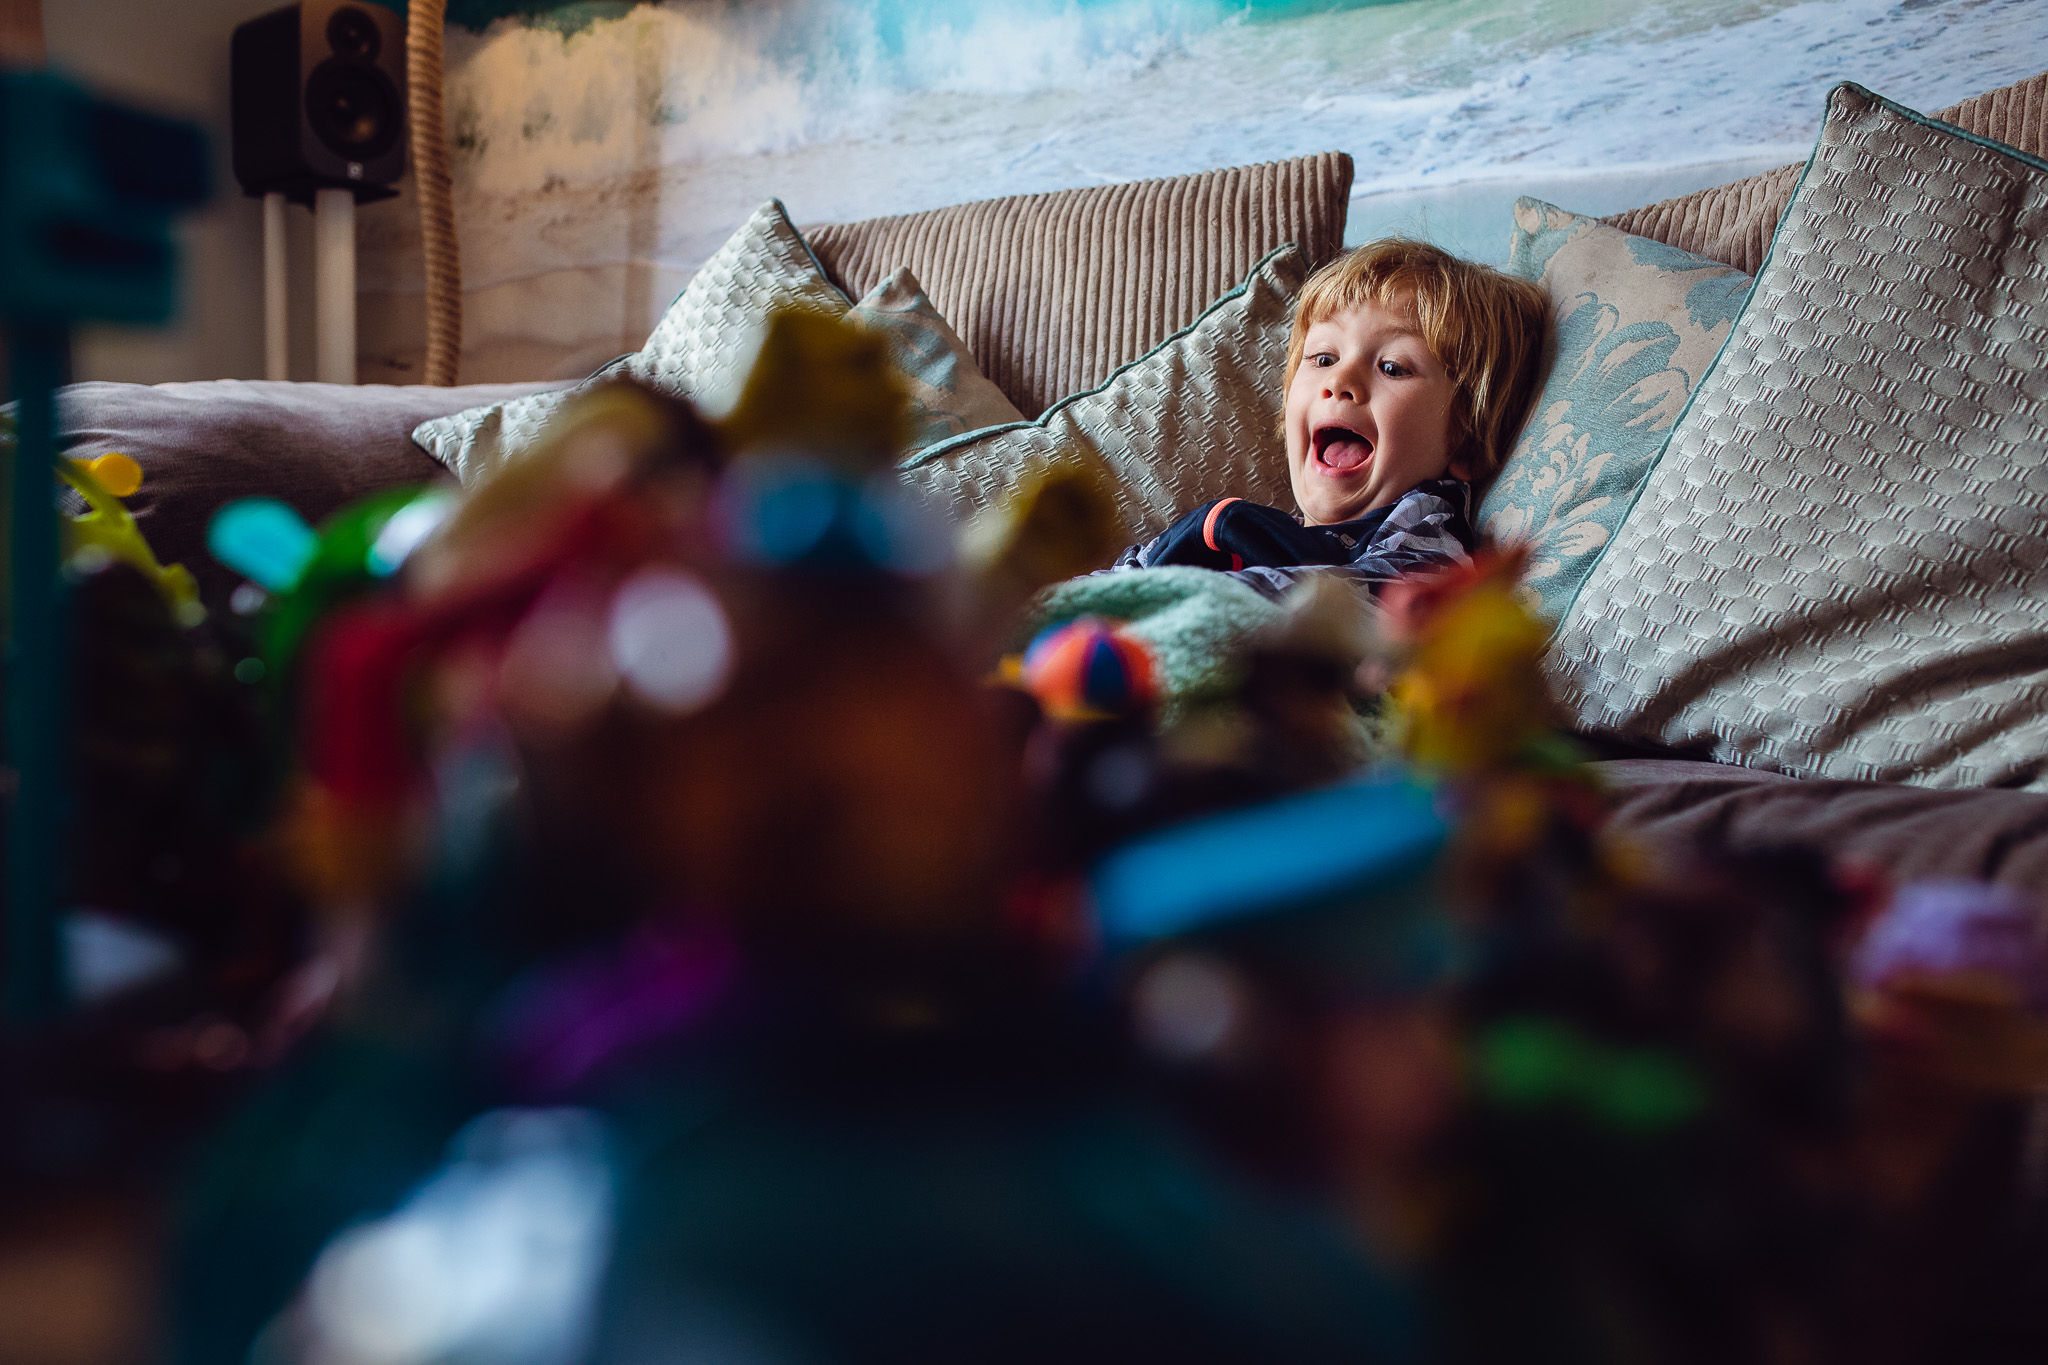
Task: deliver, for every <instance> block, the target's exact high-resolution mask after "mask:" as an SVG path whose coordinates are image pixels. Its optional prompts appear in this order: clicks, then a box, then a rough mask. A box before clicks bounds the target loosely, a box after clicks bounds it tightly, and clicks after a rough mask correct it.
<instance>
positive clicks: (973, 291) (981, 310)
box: [805, 152, 1351, 417]
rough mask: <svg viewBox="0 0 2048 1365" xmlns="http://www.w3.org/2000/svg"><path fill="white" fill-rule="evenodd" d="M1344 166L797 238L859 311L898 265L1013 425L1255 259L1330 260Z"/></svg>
mask: <svg viewBox="0 0 2048 1365" xmlns="http://www.w3.org/2000/svg"><path fill="white" fill-rule="evenodd" d="M1350 196H1351V158H1350V157H1349V156H1347V155H1345V154H1344V153H1342V152H1323V153H1321V154H1319V155H1316V156H1304V157H1297V158H1295V159H1294V160H1291V161H1273V162H1267V163H1265V164H1263V165H1258V166H1238V167H1234V168H1232V169H1229V170H1220V171H1206V172H1203V173H1202V174H1199V175H1183V176H1176V177H1173V178H1172V179H1167V180H1142V181H1138V182H1135V183H1132V184H1125V185H1101V186H1095V187H1092V188H1089V189H1079V190H1060V191H1058V192H1056V193H1053V194H1027V195H1018V196H1015V197H1013V198H1009V199H988V200H983V201H981V202H979V203H973V204H959V205H955V206H954V207H951V208H943V209H933V210H931V211H930V212H928V213H911V214H903V215H900V216H897V217H893V218H871V219H868V220H867V221H865V222H859V223H835V224H827V225H823V226H813V227H809V228H806V229H805V235H806V236H807V237H808V238H809V239H810V242H811V245H812V246H813V247H815V248H816V249H817V252H818V258H819V260H821V261H823V262H824V265H825V269H826V272H827V273H828V274H829V275H831V277H832V279H833V280H834V281H835V282H837V283H838V284H839V285H840V286H841V287H842V288H844V289H845V290H846V293H847V296H848V297H849V298H859V297H860V296H861V295H862V294H864V293H866V292H867V291H868V290H869V289H871V288H873V287H874V285H875V284H876V283H877V282H878V281H880V280H881V279H883V278H884V277H885V276H887V275H888V274H889V272H891V271H893V270H895V269H896V268H897V267H898V266H908V267H910V269H911V270H913V271H915V272H916V274H917V278H918V279H919V280H921V281H923V283H924V287H925V289H926V290H927V291H928V292H929V293H930V294H931V297H932V302H933V303H935V304H937V305H938V308H939V311H940V312H942V313H944V314H945V315H946V317H947V318H948V319H950V320H951V322H952V324H953V326H954V327H956V328H957V329H959V332H960V335H961V336H962V337H963V338H965V340H966V342H967V348H968V350H969V351H971V352H972V353H973V355H974V359H975V361H976V363H977V364H979V365H980V366H981V370H982V373H984V374H986V375H987V376H988V377H989V378H990V379H991V380H993V381H994V382H995V384H996V387H998V388H1000V389H1001V390H1002V391H1003V392H1004V393H1006V394H1008V395H1009V397H1010V401H1012V402H1014V403H1015V404H1016V405H1017V406H1018V408H1019V409H1021V410H1022V411H1023V413H1024V414H1025V416H1027V417H1035V416H1037V415H1038V414H1039V413H1041V412H1044V411H1045V410H1046V408H1048V407H1050V406H1051V405H1052V404H1053V403H1054V402H1056V401H1058V400H1059V399H1061V398H1064V397H1066V396H1067V395H1068V394H1070V393H1076V392H1079V391H1080V390H1083V389H1090V388H1093V387H1095V386H1096V385H1098V384H1100V383H1102V382H1103V380H1105V379H1107V378H1108V377H1109V375H1110V372H1111V371H1112V370H1115V369H1116V368H1117V367H1119V366H1121V365H1126V364H1129V363H1130V362H1131V361H1133V360H1136V359H1137V358H1138V357H1139V356H1141V355H1144V354H1145V353H1146V352H1147V351H1149V350H1151V349H1152V348H1153V347H1155V346H1157V345H1158V344H1159V343H1160V342H1162V341H1164V340H1165V339H1166V338H1167V337H1168V336H1170V335H1172V334H1173V333H1175V332H1177V331H1179V330H1180V329H1181V328H1183V327H1186V326H1187V325H1188V324H1189V323H1191V322H1193V321H1194V320H1195V318H1196V316H1197V315H1198V314H1200V313H1201V312H1202V310H1203V309H1205V308H1207V307H1208V306H1209V305H1210V304H1211V303H1213V302H1215V300H1216V298H1217V296H1218V295H1220V294H1222V293H1223V292H1224V291H1225V290H1227V289H1229V288H1231V287H1232V286H1233V285H1235V284H1236V283H1237V282H1238V281H1239V280H1242V279H1243V278H1244V277H1245V275H1246V273H1247V272H1249V271H1250V270H1251V268H1252V267H1253V266H1254V265H1256V264H1258V262H1259V261H1260V259H1261V258H1263V257H1264V256H1265V255H1266V254H1267V253H1268V252H1270V251H1272V250H1274V249H1275V248H1277V247H1279V246H1281V245H1282V244H1283V243H1287V242H1296V243H1299V244H1300V246H1301V247H1302V249H1303V250H1304V251H1305V252H1307V254H1308V258H1309V262H1310V264H1311V265H1321V264H1322V263H1323V262H1324V261H1326V260H1328V259H1330V258H1331V257H1332V256H1335V255H1336V254H1337V253H1338V252H1339V251H1340V250H1342V249H1343V244H1344V215H1345V213H1346V211H1347V210H1348V208H1349V207H1350Z"/></svg>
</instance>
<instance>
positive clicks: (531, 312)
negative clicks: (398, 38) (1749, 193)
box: [46, 0, 2048, 383]
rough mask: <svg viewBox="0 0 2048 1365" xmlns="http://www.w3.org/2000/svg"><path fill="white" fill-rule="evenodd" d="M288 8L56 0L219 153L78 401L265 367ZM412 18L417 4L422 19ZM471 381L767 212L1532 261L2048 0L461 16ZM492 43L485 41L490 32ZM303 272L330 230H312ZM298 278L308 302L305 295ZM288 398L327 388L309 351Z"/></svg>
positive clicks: (502, 0)
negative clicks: (1266, 239) (1284, 211)
mask: <svg viewBox="0 0 2048 1365" xmlns="http://www.w3.org/2000/svg"><path fill="white" fill-rule="evenodd" d="M271 3H274V0H177V3H169V2H168V0H52V2H51V3H49V4H48V5H47V6H46V15H47V28H48V36H49V43H50V48H51V53H52V58H53V60H55V61H57V62H60V63H65V64H68V65H70V66H72V67H73V68H74V69H77V70H79V71H82V72H84V73H85V74H87V75H89V76H92V77H94V78H97V79H98V80H100V81H101V82H102V83H104V84H105V85H106V86H107V87H108V88H109V89H112V90H115V91H119V92H124V93H127V94H129V95H130V96H132V97H135V98H138V99H147V100H151V101H154V102H157V103H159V104H161V105H163V106H164V107H167V108H171V109H174V110H177V111H179V112H183V113H185V114H187V115H188V116H192V117H197V118H199V119H201V120H202V121H203V122H206V123H207V124H208V125H209V126H210V127H212V128H213V130H214V131H215V132H216V133H217V135H218V137H219V140H220V151H221V155H222V174H221V182H222V185H223V187H224V190H225V193H224V195H223V197H222V199H221V200H220V201H219V202H218V203H217V204H216V206H215V207H214V208H213V209H211V210H209V211H208V213H207V214H206V215H205V216H204V217H203V218H202V219H201V220H200V221H198V222H197V223H196V224H195V225H194V227H193V229H192V233H191V266H192V268H191V274H190V284H189V296H190V299H191V306H190V307H189V309H188V313H187V317H186V319H185V321H184V322H182V323H181V324H180V326H179V327H178V328H176V329H174V330H172V331H170V332H167V333H164V334H162V335H160V336H135V335H98V336H95V337H92V338H89V339H88V340H87V341H86V343H85V344H83V345H82V346H81V350H80V357H79V369H80V373H81V374H84V375H99V376H104V377H119V378H132V379H166V378H197V377H210V376H215V375H253V374H257V373H259V372H260V365H261V337H260V319H261V311H260V302H261V300H260V280H259V278H258V276H257V271H256V267H257V261H258V259H259V255H258V253H259V250H260V236H261V234H260V222H259V214H258V210H257V206H256V204H255V202H254V201H252V200H246V199H243V198H241V197H240V196H239V194H238V192H237V191H235V189H234V187H233V185H232V182H231V180H229V178H228V177H227V174H226V164H225V156H226V146H227V141H226V112H227V94H226V91H227V49H228V34H229V31H230V30H231V29H232V28H233V26H234V25H235V24H236V23H238V22H240V21H241V20H242V19H244V18H247V17H249V16H250V15H252V14H255V13H260V12H262V11H263V10H264V9H266V8H268V7H270V4H271ZM394 7H396V0H394ZM449 9H450V16H451V21H454V22H452V23H451V29H450V34H449V45H448V60H449V72H448V92H447V107H448V117H449V129H450V134H451V138H452V140H453V144H454V152H455V174H456V194H457V204H456V208H457V220H458V225H459V228H460V231H461V234H462V249H463V265H464V279H465V286H466V299H465V313H466V318H465V321H466V347H465V356H464V374H463V378H464V379H465V380H472V381H481V380H489V379H515V378H537V377H543V376H549V375H574V374H580V373H584V372H586V371H588V370H589V369H590V368H591V367H592V366H594V365H596V364H598V363H600V362H602V361H603V360H605V359H608V358H609V357H610V356H612V355H615V354H617V353H619V352H620V351H623V350H628V349H632V348H633V347H636V346H637V345H638V344H639V343H640V341H641V340H642V339H643V338H644V336H645V334H646V332H647V330H648V328H649V327H650V326H651V325H652V324H653V321H654V320H655V318H656V317H657V316H658V315H659V313H660V310H661V309H662V308H663V307H664V306H665V305H666V303H667V302H668V300H669V299H670V298H672V297H673V295H674V293H675V291H676V290H677V289H679V288H680V287H681V286H682V284H683V283H684V282H685V281H687V280H688V278H689V276H690V274H691V273H692V272H693V271H694V270H695V269H696V268H697V266H698V265H699V264H700V263H701V262H702V261H703V260H704V258H705V257H706V256H707V255H709V253H710V252H711V251H712V250H714V249H715V248H716V247H717V245H718V243H719V242H720V241H722V240H723V239H724V237H725V236H726V235H727V233H729V232H730V231H731V229H732V227H733V226H734V225H735V224H736V223H738V222H739V221H740V219H741V218H743V217H744V216H745V215H746V213H747V212H748V211H749V210H751V209H752V208H753V207H754V206H755V205H756V204H758V203H759V202H760V201H761V200H763V199H765V198H768V197H770V196H777V197H780V198H782V199H783V200H784V201H785V203H787V205H788V206H789V209H790V211H791V213H792V214H793V215H794V216H795V217H796V219H797V221H798V222H800V223H801V222H817V221H831V220H841V219H849V218H858V217H865V216H869V215H872V214H879V213H891V212H904V211H909V210H914V209H920V208H927V207H932V206H935V205H939V204H946V203H954V202H959V201H961V200H966V199H975V198H983V197H987V196H992V195H1000V194H1012V193H1024V192H1031V191H1037V190H1048V189H1057V188H1062V187H1066V186H1070V185H1083V184H1095V183H1103V182H1108V181H1118V180H1128V179H1137V178H1142V177H1147V176H1158V175H1173V174H1179V173H1182V172H1186V171H1194V170H1202V169H1207V168H1210V167H1214V166H1223V165H1232V164H1241V163H1245V162H1251V161H1259V160H1266V159H1270V158H1274V157H1283V156H1292V155H1296V154H1299V153H1304V152H1311V151H1320V150H1323V149H1326V148H1331V147H1336V148H1342V149H1344V150H1346V151H1349V152H1351V153H1352V155H1353V156H1354V157H1355V158H1356V160H1357V163H1358V183H1357V188H1356V191H1355V198H1354V201H1353V204H1352V214H1351V234H1350V235H1351V237H1352V239H1353V240H1362V239H1363V238H1364V237H1367V236H1370V235H1376V234H1379V233H1382V232H1385V231H1391V230H1403V231H1410V232H1419V233H1422V234H1424V235H1427V236H1431V237H1434V238H1436V239H1437V240H1440V241H1442V242H1444V243H1445V244H1446V245H1449V246H1451V247H1453V248H1454V249H1457V250H1460V251H1463V252H1464V253H1466V254H1468V255H1472V256H1475V257H1479V258H1482V259H1498V258H1499V257H1500V256H1501V255H1502V254H1504V251H1505V247H1506V240H1507V232H1508V217H1507V208H1508V205H1509V204H1511V203H1512V201H1513V199H1514V197H1515V196H1516V195H1517V194H1520V193H1534V194H1537V195H1540V196H1542V197H1546V198H1549V199H1551V200H1552V201H1553V202H1560V203H1563V204H1565V205H1567V206H1568V207H1572V208H1576V209H1580V210H1582V211H1587V212H1609V211H1613V210H1615V209H1619V208H1624V207H1627V206H1629V205H1632V204H1636V203H1643V202H1647V201H1649V200H1652V199H1656V198H1660V197H1663V196H1665V195H1669V194H1675V193H1682V192H1684V191H1687V190H1690V189H1693V188H1696V187H1698V186H1701V185H1705V184H1712V183H1716V182H1718V181H1721V180H1725V179H1729V178H1732V177H1734V176H1736V175H1740V174H1744V173H1746V172H1748V171H1751V170H1755V169H1762V168H1764V167H1766V166H1771V165H1777V164H1781V163H1783V162H1786V161H1791V160H1795V159H1798V158H1801V157H1803V156H1804V155H1805V154H1806V152H1807V150H1808V148H1809V147H1810V145H1811V142H1812V138H1813V134H1814V130H1815V128H1816V126H1817V124H1818V120H1819V115H1820V109H1821V99H1822V95H1823V93H1824V92H1825V90H1826V88H1827V87H1828V85H1830V84H1832V83H1833V82H1834V81H1836V80H1838V79H1844V78H1852V79H1856V80H1859V81H1861V82H1863V83H1864V84H1866V85H1869V86H1871V87H1872V88H1874V89H1876V90H1878V91H1880V92H1881V93H1884V94H1887V95H1890V96H1892V97H1894V98H1896V99H1899V100H1901V101H1903V102H1904V103H1906V104H1909V105H1912V106H1915V107H1918V108H1924V109H1932V108H1938V107H1940V106H1942V105H1944V104H1947V103H1950V102H1952V101H1954V100H1957V99H1960V98H1963V97H1965V96H1968V95H1971V94H1975V93H1977V92H1979V91H1981V90H1985V89H1989V88H1991V87H1994V86H1998V85H2003V84H2007V83H2009V82H2011V81H2014V80H2018V79H2021V78H2023V77H2025V76H2028V75H2031V74H2033V73H2034V72H2035V71H2036V70H2038V69H2039V68H2040V66H2041V65H2042V63H2043V57H2042V54H2043V53H2048V4H2042V3H2040V2H2039V0H1803V2H1798V3H1795V2H1794V0H1689V3H1687V4H1685V5H1679V6H1673V5H1669V4H1666V3H1664V0H1407V3H1391V4H1388V3H1380V4H1360V3H1357V2H1356V0H976V3H971V4H969V3H959V2H958V0H661V2H660V3H645V4H632V3H628V2H627V0H575V2H574V3H567V4H561V3H553V0H451V3H450V7H449ZM465 25H466V26H465ZM292 219H293V223H294V230H295V234H296V235H297V240H295V242H294V246H295V247H296V248H297V250H298V251H299V253H300V255H299V257H298V260H297V262H296V264H298V265H299V266H300V269H299V270H298V271H297V274H298V275H299V276H300V277H303V276H304V274H305V273H306V272H305V270H304V268H303V264H304V261H305V252H306V247H307V245H308V243H307V241H306V240H305V239H306V238H307V237H309V236H310V232H309V223H308V221H307V215H306V214H305V213H304V212H303V211H300V210H294V211H293V213H292ZM360 223H361V243H362V255H361V276H360V285H361V291H362V292H361V299H360V303H361V313H360V316H361V322H362V329H363V331H362V350H363V354H362V374H363V378H364V379H365V380H383V381H386V382H400V383H403V382H407V381H408V380H409V379H411V378H412V377H413V376H415V375H416V374H417V373H418V370H417V362H418V354H419V350H420V347H421V345H422V322H421V305H420V291H421V288H422V279H421V268H420V262H419V242H418V229H417V223H416V220H415V218H414V210H413V203H412V200H411V198H410V196H409V195H407V196H405V197H402V198H400V199H398V200H395V201H389V202H386V203H383V204H377V205H370V206H367V207H366V208H365V209H364V210H363V212H362V214H361V216H360ZM301 282H302V284H303V280H302V281H301ZM293 311H294V315H295V324H296V327H295V330H298V331H299V332H300V339H299V344H298V346H297V348H296V349H295V355H294V366H295V373H298V374H300V375H305V374H307V373H309V372H310V368H311V365H310V352H309V347H308V346H307V344H306V341H305V334H304V332H303V328H304V326H305V323H306V321H307V311H308V301H307V300H306V299H305V298H304V297H303V295H302V296H300V297H298V298H295V299H294V309H293Z"/></svg>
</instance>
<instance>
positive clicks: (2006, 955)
mask: <svg viewBox="0 0 2048 1365" xmlns="http://www.w3.org/2000/svg"><path fill="white" fill-rule="evenodd" d="M1900 971H1921V972H1966V971H1967V972H1989V973H1992V974H1995V975H1997V976H2001V977H2003V978H2005V979H2006V980H2007V981H2010V982H2011V983H2012V984H2013V986H2014V987H2015V988H2016V989H2017V990H2018V991H2019V995H2020V1000H2021V1002H2022V1003H2024V1004H2025V1005H2026V1007H2027V1010H2028V1012H2029V1013H2033V1014H2048V922H2044V921H2043V919H2042V916H2041V912H2040V909H2039V907H2038V906H2036V905H2035V903H2034V901H2033V899H2032V898H2031V897H2029V896H2028V895H2027V894H2026V893H2025V892H2023V891H2020V890H2018V889H2016V888H2014V887H2010V886H1999V885H1996V884H1994V883H1991V882H1967V881H1926V882H1908V883H1907V884H1906V885H1904V886H1902V887H1900V888H1899V890H1898V893H1897V894H1896V895H1895V896H1893V898H1892V903H1891V905H1890V906H1888V907H1887V908H1886V909H1885V911H1884V913H1883V914H1881V915H1879V916H1878V917H1877V920H1876V922H1875V923H1873V924H1872V925H1871V926H1870V930H1869V932H1868V933H1866V934H1865V935H1864V936H1863V942H1862V943H1861V944H1859V945H1858V946H1857V949H1856V956H1855V959H1854V961H1852V962H1851V964H1850V968H1849V975H1850V979H1851V980H1852V981H1853V982H1854V983H1855V984H1857V985H1859V986H1865V987H1870V986H1877V985H1881V984H1883V982H1884V981H1885V980H1886V979H1887V978H1888V977H1890V976H1891V975H1892V974H1893V973H1895V972H1900Z"/></svg>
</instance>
